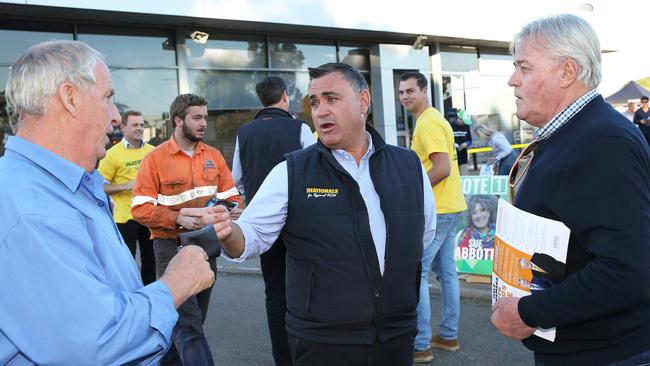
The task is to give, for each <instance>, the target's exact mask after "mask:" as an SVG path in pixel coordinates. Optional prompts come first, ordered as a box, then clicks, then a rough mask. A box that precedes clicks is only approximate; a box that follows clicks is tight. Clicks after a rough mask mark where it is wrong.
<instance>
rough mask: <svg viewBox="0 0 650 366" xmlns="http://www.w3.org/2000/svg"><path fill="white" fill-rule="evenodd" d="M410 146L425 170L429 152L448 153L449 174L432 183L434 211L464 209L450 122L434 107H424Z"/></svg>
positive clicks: (428, 166)
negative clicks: (434, 202)
mask: <svg viewBox="0 0 650 366" xmlns="http://www.w3.org/2000/svg"><path fill="white" fill-rule="evenodd" d="M411 149H412V150H413V151H415V153H416V154H417V155H418V157H419V158H420V161H421V162H422V165H424V169H425V170H426V171H427V172H428V171H429V170H431V167H432V166H433V163H431V160H429V155H430V154H431V153H435V152H444V153H447V155H448V156H449V165H450V167H451V172H450V173H449V176H448V177H447V178H445V179H443V180H442V181H440V182H439V183H438V184H436V186H435V187H433V196H434V197H435V199H436V213H440V214H446V213H456V212H461V211H464V210H466V209H467V204H466V203H465V197H464V196H463V190H462V188H461V186H460V173H459V171H458V162H457V160H458V157H457V156H456V147H455V146H454V132H453V130H452V129H451V125H450V124H449V122H447V120H445V118H444V117H443V116H442V114H440V112H438V111H437V110H436V109H435V108H432V107H429V108H427V109H425V110H424V112H422V114H421V115H420V117H418V119H417V121H416V122H415V131H413V141H412V142H411Z"/></svg>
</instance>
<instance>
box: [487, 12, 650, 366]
mask: <svg viewBox="0 0 650 366" xmlns="http://www.w3.org/2000/svg"><path fill="white" fill-rule="evenodd" d="M512 51H513V55H514V64H515V71H514V73H513V75H512V76H511V78H510V81H509V85H511V86H514V88H515V97H516V98H517V101H516V103H517V117H518V118H519V119H521V120H525V121H526V122H528V123H529V124H531V125H533V126H535V127H539V128H540V129H539V130H538V131H537V132H536V141H535V142H534V143H532V144H531V145H532V147H529V148H527V149H526V150H525V151H524V152H530V151H531V150H532V154H533V155H532V159H528V166H527V167H526V168H524V167H523V166H522V167H520V166H519V165H516V166H517V167H518V168H516V169H513V172H512V173H511V174H512V175H513V176H511V177H510V179H511V181H510V182H511V184H512V185H517V184H518V182H521V184H520V185H519V189H518V191H517V192H516V194H515V197H514V201H513V203H514V205H515V206H517V207H518V208H521V209H523V210H525V211H527V212H530V213H533V214H535V215H538V216H542V217H546V218H549V219H552V220H558V221H562V222H563V223H564V224H565V225H566V226H567V227H569V229H570V230H571V236H570V238H569V248H568V253H567V260H566V267H565V269H566V276H565V277H564V278H562V280H561V282H560V283H558V284H555V285H553V286H551V287H549V288H547V289H545V290H544V291H534V292H533V293H532V294H531V295H530V296H525V297H522V298H520V299H517V298H512V297H506V298H502V299H500V300H499V301H497V302H496V303H495V305H494V307H493V314H492V323H493V324H494V326H495V327H496V328H497V329H498V330H499V331H500V332H501V333H502V334H504V335H506V336H508V337H511V338H515V339H522V340H523V342H524V345H525V346H526V347H527V348H529V349H531V350H533V351H534V352H535V362H536V365H538V366H539V365H603V364H607V365H608V364H612V363H616V364H617V365H619V363H618V362H621V363H620V365H641V364H645V363H648V362H650V337H648V334H650V286H648V285H647V284H648V283H650V266H648V263H650V225H648V222H650V149H649V148H648V145H647V144H646V143H645V140H644V138H643V136H642V135H641V133H640V132H639V131H638V129H636V128H635V127H634V126H633V125H632V124H630V123H628V122H627V121H626V120H625V117H623V116H622V115H621V114H620V113H618V112H617V111H616V110H614V109H613V108H612V107H611V106H610V105H609V104H607V103H605V102H604V100H603V98H602V97H601V96H600V95H599V94H598V92H597V91H596V87H597V86H598V84H599V82H600V77H601V71H600V52H601V51H600V45H599V42H598V38H597V36H596V33H595V32H594V30H593V29H592V28H591V26H590V25H589V24H588V23H587V22H586V21H584V20H583V19H581V18H579V17H577V16H574V15H568V14H563V15H556V16H553V17H548V18H542V19H539V20H536V21H534V22H532V23H530V24H528V25H526V26H525V27H524V28H523V30H522V31H521V32H520V33H519V34H517V35H516V36H515V38H514V41H513V44H512ZM515 170H516V171H515ZM523 174H525V175H523ZM536 327H541V328H552V327H555V328H557V336H556V339H555V342H548V341H546V340H544V339H541V338H539V337H534V336H531V335H532V333H533V332H534V331H535V328H536Z"/></svg>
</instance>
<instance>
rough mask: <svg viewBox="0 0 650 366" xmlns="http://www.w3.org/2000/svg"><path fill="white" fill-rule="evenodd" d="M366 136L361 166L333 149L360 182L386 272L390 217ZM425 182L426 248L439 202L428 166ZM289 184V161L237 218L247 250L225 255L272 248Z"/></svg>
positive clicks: (284, 215) (283, 214)
mask: <svg viewBox="0 0 650 366" xmlns="http://www.w3.org/2000/svg"><path fill="white" fill-rule="evenodd" d="M366 138H367V140H368V150H367V151H366V153H365V154H364V156H363V157H362V158H361V161H360V162H359V165H357V163H356V161H355V160H354V157H353V156H352V155H350V154H349V153H348V152H346V151H344V150H333V151H332V155H333V156H334V158H335V159H336V161H338V162H339V163H340V164H341V166H342V167H343V168H344V169H345V170H346V171H347V172H348V173H349V174H350V176H352V178H354V180H355V181H356V182H357V184H358V185H359V190H360V193H361V196H362V197H363V200H364V202H365V204H366V207H367V208H368V219H369V221H370V231H371V234H372V239H373V241H374V243H375V250H376V252H377V259H378V260H379V269H380V271H381V273H382V274H383V273H384V256H385V255H384V254H385V252H386V220H385V219H384V212H383V211H382V210H381V204H380V201H379V195H378V194H377V191H376V190H375V186H374V184H373V182H372V179H371V178H370V169H369V159H370V156H372V154H373V153H374V152H375V148H374V146H373V143H372V138H371V136H370V134H369V133H367V132H366ZM422 184H423V186H424V187H425V189H424V234H423V238H422V245H423V247H426V246H428V245H429V244H431V242H432V241H433V237H434V236H435V233H436V214H435V213H436V209H435V207H436V205H435V201H434V198H433V191H432V190H431V189H426V188H427V187H430V183H429V178H428V176H427V173H426V172H425V171H424V167H422ZM288 186H289V183H288V175H287V163H286V162H282V163H280V164H278V165H276V166H275V168H273V170H272V171H271V173H269V175H268V176H267V177H266V179H265V180H264V183H262V186H261V187H260V189H259V190H258V191H257V193H256V194H255V197H254V198H253V200H252V201H251V202H250V204H249V205H248V207H246V209H245V210H244V212H243V213H242V215H241V216H240V218H239V220H237V221H235V223H236V224H237V225H238V226H239V227H240V228H241V230H242V233H243V234H244V240H245V245H244V252H243V253H242V255H241V256H240V257H239V258H234V259H233V258H230V257H229V256H228V255H227V254H225V253H224V257H226V258H227V259H230V260H233V261H236V262H241V261H244V260H246V259H247V258H250V257H255V256H258V255H260V254H262V253H264V252H266V251H267V250H269V249H270V248H271V246H272V245H273V243H275V241H276V240H277V238H278V236H279V235H280V232H281V231H282V228H283V227H284V223H285V221H286V219H287V206H288V200H289V198H288V197H289V193H288Z"/></svg>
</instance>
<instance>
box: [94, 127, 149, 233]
mask: <svg viewBox="0 0 650 366" xmlns="http://www.w3.org/2000/svg"><path fill="white" fill-rule="evenodd" d="M126 145H127V143H126V140H124V139H123V140H122V141H120V142H118V143H117V144H115V145H113V147H111V148H110V149H108V151H106V156H105V157H104V159H102V160H101V161H100V162H99V167H98V168H97V170H98V171H99V174H101V175H102V177H104V179H106V181H108V183H109V184H124V183H128V182H129V181H132V180H134V179H135V176H136V174H137V173H138V168H140V161H142V158H144V156H145V155H147V154H148V153H149V152H150V151H151V150H153V149H154V146H152V145H149V144H147V143H144V144H143V145H142V147H140V148H139V149H133V148H131V147H128V148H127V146H126ZM131 196H132V194H131V191H122V192H118V193H115V194H113V195H112V196H111V198H113V202H114V203H115V207H114V208H113V219H114V220H115V222H117V223H118V224H123V223H125V222H127V221H129V220H131V219H133V216H132V215H131Z"/></svg>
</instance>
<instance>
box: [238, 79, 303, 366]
mask: <svg viewBox="0 0 650 366" xmlns="http://www.w3.org/2000/svg"><path fill="white" fill-rule="evenodd" d="M256 91H257V95H258V96H259V98H260V101H261V102H262V105H263V106H264V109H262V110H261V111H259V113H257V114H256V115H255V119H254V120H252V121H251V122H249V123H247V124H245V125H243V126H241V127H240V128H239V130H238V131H237V143H236V145H235V155H234V157H233V167H232V175H233V179H234V180H235V184H236V185H237V188H238V189H239V191H240V192H241V193H242V194H244V195H245V198H246V204H248V203H249V202H251V201H252V200H253V197H255V193H257V190H258V189H259V187H260V186H261V185H262V182H263V181H264V178H266V176H267V175H268V174H269V172H270V171H271V169H273V167H275V166H276V165H277V164H278V163H280V162H281V161H283V160H284V154H286V153H289V152H292V151H295V150H298V149H301V148H303V147H307V146H309V145H312V144H313V143H314V142H315V141H314V136H313V135H312V132H311V130H310V129H309V127H308V126H307V125H306V124H305V123H304V122H303V121H301V120H298V119H295V118H293V116H292V115H291V114H290V113H289V95H288V94H287V86H286V84H285V83H284V81H283V80H282V79H280V78H279V77H276V76H270V77H267V78H265V79H264V80H262V81H261V82H259V83H258V84H257V86H256ZM286 252H287V249H286V247H285V245H284V242H283V241H282V238H278V240H277V241H276V242H275V244H274V245H273V247H272V248H271V249H270V250H269V251H267V252H266V253H264V254H262V255H261V256H260V264H261V267H262V274H263V276H264V286H265V293H266V315H267V320H268V324H269V333H270V335H271V346H272V349H273V358H274V359H275V363H276V365H278V366H279V365H292V361H291V355H290V354H289V347H288V345H287V331H286V329H285V328H286V325H285V314H286V312H287V301H286V297H285V291H286V290H285V273H286V265H285V255H286Z"/></svg>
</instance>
